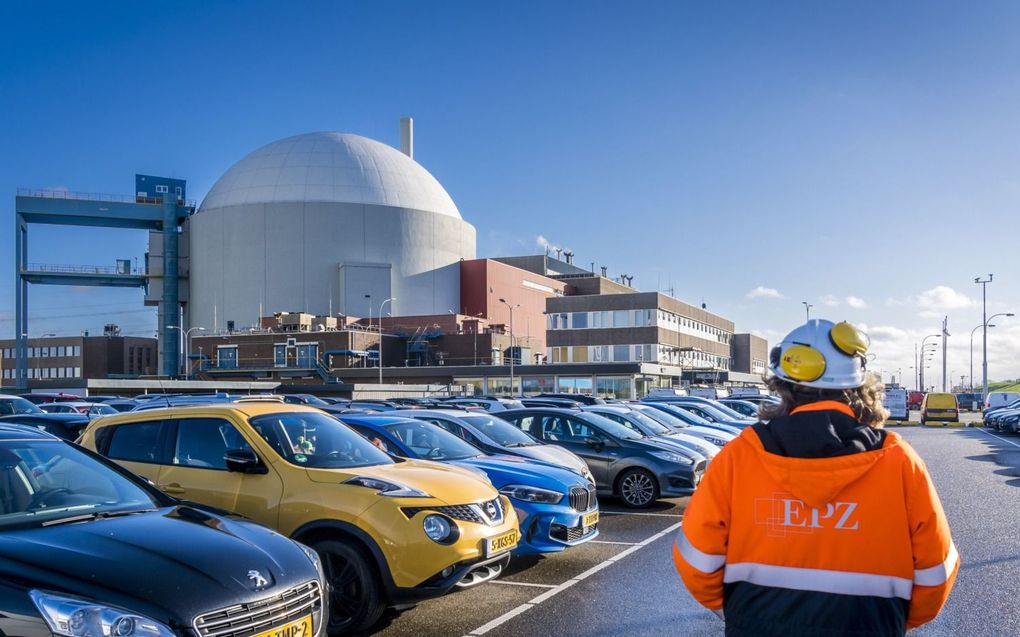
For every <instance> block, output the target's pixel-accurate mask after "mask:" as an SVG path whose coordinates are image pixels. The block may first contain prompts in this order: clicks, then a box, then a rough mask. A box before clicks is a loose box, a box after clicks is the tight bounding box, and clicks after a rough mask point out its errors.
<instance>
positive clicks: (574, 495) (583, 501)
mask: <svg viewBox="0 0 1020 637" xmlns="http://www.w3.org/2000/svg"><path fill="white" fill-rule="evenodd" d="M569 497H570V508H571V509H573V510H575V511H581V512H584V511H589V510H591V509H594V508H595V506H596V504H598V501H597V500H596V499H595V487H593V486H590V485H589V486H584V487H570V496H569Z"/></svg>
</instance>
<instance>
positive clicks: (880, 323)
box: [0, 1, 1020, 378]
mask: <svg viewBox="0 0 1020 637" xmlns="http://www.w3.org/2000/svg"><path fill="white" fill-rule="evenodd" d="M719 5H720V3H701V4H700V5H696V4H695V3H680V2H642V3H622V2H617V3H608V2H605V3H600V2H564V3H552V2H512V3H510V2H507V3H501V4H500V3H480V2H447V1H444V2H406V3H396V2H361V3H349V2H348V3H342V2H321V3H285V2H248V3H243V4H242V3H226V2H223V3H216V2H178V3H161V4H155V3H153V4H147V3H134V4H121V5H119V8H116V9H110V8H103V9H99V8H98V6H97V5H94V4H91V3H44V2H32V3H17V4H15V3H5V4H4V5H3V7H2V8H0V59H3V60H4V64H3V65H0V140H2V148H3V150H4V152H3V153H2V154H0V193H6V194H5V195H4V197H5V198H6V201H5V202H4V200H3V198H2V197H0V208H2V209H3V210H4V211H5V212H4V218H6V219H8V221H7V222H0V228H2V231H0V335H3V336H8V337H9V336H10V335H11V334H12V332H13V324H12V321H11V312H12V310H13V278H14V277H13V272H12V269H11V267H12V262H13V257H12V252H13V250H12V245H13V241H12V238H11V228H12V226H13V222H12V221H11V219H12V216H13V204H14V193H15V189H16V188H17V187H19V186H33V187H67V188H69V189H72V190H90V191H100V192H114V193H126V194H130V193H131V192H132V189H133V181H132V180H133V175H134V174H135V173H136V172H145V173H151V174H167V175H172V176H177V177H183V178H186V179H188V184H189V191H190V194H191V196H192V197H194V198H196V199H199V200H201V197H202V196H203V195H204V194H205V192H206V191H207V190H208V188H209V187H210V186H211V184H212V183H213V182H214V181H215V180H216V179H217V178H218V176H219V175H220V174H221V173H222V172H223V171H224V170H226V169H227V168H228V167H229V166H230V165H231V164H232V163H233V162H234V161H236V160H237V159H239V158H240V157H241V156H243V155H244V154H245V153H247V152H249V151H250V150H252V149H254V148H256V147H258V146H260V145H262V144H264V143H267V142H270V141H272V140H275V139H277V138H280V137H283V136H287V135H291V134H295V133H300V132H305V131H310V130H340V131H346V132H353V133H358V134H362V135H366V136H368V137H373V138H376V139H379V140H381V141H384V142H389V143H392V144H396V143H397V141H398V139H397V138H398V134H397V131H398V129H397V120H398V118H399V117H400V116H403V115H413V116H414V117H415V125H416V126H415V128H416V140H415V141H416V149H415V151H416V159H418V160H419V161H420V162H421V163H422V164H423V165H424V166H425V167H426V168H427V169H429V170H430V171H431V172H432V173H433V174H434V175H435V176H436V177H437V178H438V179H439V180H440V181H441V182H442V183H443V184H444V185H445V187H446V188H447V190H448V191H449V192H450V194H451V195H452V197H453V198H454V200H455V201H456V202H457V204H458V206H459V207H460V209H461V211H462V213H463V214H464V216H465V218H466V219H468V220H469V221H471V222H472V223H474V224H475V226H476V227H477V228H478V237H479V241H478V248H479V255H480V256H493V255H504V254H519V253H529V252H536V251H538V250H540V248H539V247H538V246H537V244H536V238H537V237H538V236H539V235H542V236H543V237H546V238H547V239H548V240H549V241H551V242H552V243H554V244H557V245H561V246H565V247H568V248H571V249H573V250H574V251H575V252H576V254H577V257H576V260H577V262H579V263H583V264H587V263H589V262H591V261H595V262H596V265H597V266H598V265H606V266H608V267H609V271H610V274H611V275H618V274H620V273H627V274H631V275H634V277H635V279H634V281H635V285H636V286H637V287H639V288H641V289H645V290H652V289H655V288H656V287H659V288H660V289H665V288H667V287H669V286H672V287H673V288H674V290H675V292H676V294H677V296H679V297H681V298H683V299H686V300H689V301H693V302H700V301H702V299H704V301H705V302H706V303H707V304H708V306H709V309H712V310H715V311H717V312H719V313H721V314H723V315H725V316H727V317H730V318H733V319H734V320H735V321H736V322H737V325H738V329H739V330H756V331H759V332H761V333H763V334H765V335H767V336H768V337H769V339H770V341H774V340H776V337H777V336H778V335H779V334H780V333H781V332H785V331H786V330H788V329H789V328H791V327H792V326H793V325H794V324H796V322H798V321H800V320H802V319H803V315H804V313H803V306H802V305H801V303H800V302H801V301H803V300H808V301H810V302H811V303H813V304H814V305H815V306H816V307H815V309H814V310H813V312H814V314H815V315H825V316H829V317H832V318H835V319H840V318H846V319H849V320H853V321H857V322H860V323H863V324H865V325H866V326H868V327H869V328H871V329H872V331H873V336H874V337H875V341H876V342H875V346H876V347H875V349H876V353H877V354H878V358H877V359H876V361H875V363H874V365H875V366H877V367H881V368H882V369H884V370H885V371H886V372H887V373H888V372H889V371H891V370H895V369H897V368H904V370H905V368H906V367H907V366H909V365H912V364H913V362H912V357H913V355H912V352H913V343H914V342H915V341H917V340H919V338H918V337H919V336H921V335H924V334H926V333H931V332H934V331H936V330H937V326H938V323H939V319H940V318H941V315H942V314H944V313H948V314H949V316H950V332H951V333H953V338H952V339H951V340H950V345H951V348H950V349H951V352H950V354H951V356H950V362H949V367H950V368H951V369H952V370H953V371H954V372H955V377H956V378H958V377H959V376H960V375H961V374H967V373H969V370H968V368H967V366H968V352H969V350H968V345H969V341H968V335H969V332H970V328H971V327H973V326H975V325H978V324H979V323H980V322H981V318H980V307H975V306H974V304H973V301H974V299H975V298H978V299H979V296H980V289H979V288H978V287H977V286H975V285H974V284H973V283H972V280H973V277H975V276H977V275H981V274H986V273H988V272H994V273H995V274H996V282H995V283H994V284H993V285H992V287H990V288H989V289H990V291H991V293H992V296H991V298H992V299H994V305H993V307H994V309H996V310H1012V309H1020V271H1018V270H1020V268H1018V263H1020V261H1018V259H1017V258H1016V256H1015V255H1016V248H1015V244H1016V241H1017V237H1018V236H1020V233H1018V230H1020V223H1018V221H1017V220H1018V218H1020V217H1018V214H1017V208H1018V204H1020V118H1018V117H1017V113H1018V112H1020V38H1018V37H1016V34H1017V29H1018V27H1020V5H1018V4H1016V3H1011V2H983V3H966V4H965V3H952V4H951V3H935V2H917V3H884V2H871V3H869V2H852V3H851V2H844V3H818V2H800V3H781V2H767V3H763V2H741V3H737V2H733V3H725V5H724V6H719ZM143 252H144V235H143V234H141V233H116V234H112V235H111V233H109V232H108V231H107V232H99V231H82V230H77V231H74V232H73V233H72V232H69V231H66V230H54V229H46V228H34V229H33V243H32V252H31V254H30V259H31V260H33V261H42V262H49V263H81V264H93V263H98V264H112V262H113V259H115V258H117V257H141V255H142V253H143ZM756 289H757V290H758V291H757V293H753V292H752V291H754V290H756ZM140 298H141V294H140V292H137V291H136V292H116V291H103V290H74V289H67V288H45V287H35V288H33V289H32V296H31V301H32V314H33V315H34V316H35V317H36V318H35V319H34V321H33V323H32V332H33V335H34V334H42V333H47V332H58V333H64V332H73V333H77V332H78V331H79V330H80V329H83V328H88V329H90V330H99V329H101V326H102V324H103V323H105V322H107V321H114V322H118V323H120V324H121V325H122V326H123V328H124V329H125V331H127V332H132V333H151V332H152V330H153V328H154V325H155V319H154V316H153V314H152V312H151V311H148V312H146V311H142V308H141V305H140ZM997 324H998V327H997V328H995V329H994V330H993V331H992V333H993V337H992V339H990V343H991V345H992V347H991V349H992V351H994V353H995V355H994V356H993V357H992V358H991V373H992V376H993V377H1004V376H1013V377H1016V376H1020V320H1017V319H1013V320H1012V325H1013V326H1014V327H1010V325H1011V323H1010V322H1008V321H1005V322H1004V321H997ZM936 364H938V365H939V366H940V365H941V364H940V362H939V359H936ZM904 373H905V374H909V372H908V371H906V370H905V371H904ZM976 373H977V372H976Z"/></svg>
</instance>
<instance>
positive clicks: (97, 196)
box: [17, 188, 195, 208]
mask: <svg viewBox="0 0 1020 637" xmlns="http://www.w3.org/2000/svg"><path fill="white" fill-rule="evenodd" d="M17 194H18V196H19V197H39V198H42V199H72V200H77V201H108V202H110V203H141V204H151V205H154V206H159V205H163V198H162V197H138V196H135V197H132V196H131V195H114V194H110V193H105V192H76V191H73V190H64V189H63V188H54V189H46V188H18V193H17ZM179 203H180V205H182V206H184V207H185V208H194V207H195V201H194V200H192V199H189V200H188V201H181V202H179Z"/></svg>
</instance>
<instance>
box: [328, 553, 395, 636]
mask: <svg viewBox="0 0 1020 637" xmlns="http://www.w3.org/2000/svg"><path fill="white" fill-rule="evenodd" d="M312 548H314V549H315V551H316V552H317V553H318V554H319V557H320V558H321V559H322V569H323V572H324V573H325V575H326V581H327V582H328V583H329V589H330V590H329V593H330V594H329V622H328V623H327V625H326V631H327V632H328V633H329V635H330V637H336V636H337V635H347V634H350V633H356V632H361V631H363V630H366V629H368V628H369V627H370V626H372V625H373V624H375V623H376V622H377V621H379V618H380V617H381V616H382V614H383V611H384V610H386V602H385V600H384V599H383V595H382V587H381V586H380V584H379V576H378V575H377V574H376V572H375V568H373V566H372V565H371V564H369V563H368V561H367V560H366V559H365V558H364V557H363V556H362V552H361V551H358V550H357V549H355V548H354V547H353V546H351V545H350V544H348V543H346V542H342V541H335V540H324V541H322V542H316V543H315V544H314V545H313V546H312Z"/></svg>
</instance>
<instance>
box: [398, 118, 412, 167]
mask: <svg viewBox="0 0 1020 637" xmlns="http://www.w3.org/2000/svg"><path fill="white" fill-rule="evenodd" d="M400 152H402V153H404V154H405V155H407V156H408V157H410V158H411V159H414V119H413V118H410V117H401V118H400Z"/></svg>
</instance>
